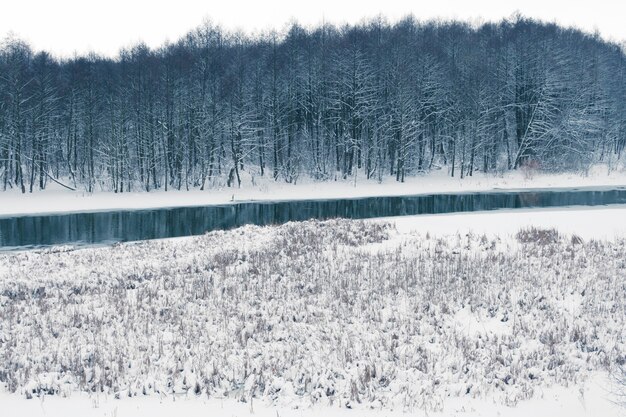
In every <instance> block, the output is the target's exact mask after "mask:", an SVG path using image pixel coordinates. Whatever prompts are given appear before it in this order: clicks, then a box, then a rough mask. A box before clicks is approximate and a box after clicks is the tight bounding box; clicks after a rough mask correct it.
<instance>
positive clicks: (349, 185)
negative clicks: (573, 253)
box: [0, 166, 626, 216]
mask: <svg viewBox="0 0 626 417" xmlns="http://www.w3.org/2000/svg"><path fill="white" fill-rule="evenodd" d="M583 186H609V187H610V186H626V171H623V170H621V171H613V172H611V173H610V174H608V173H607V168H606V167H604V166H597V167H595V168H594V169H592V170H590V171H589V173H587V174H586V175H582V174H576V173H565V174H545V173H544V174H540V173H534V174H529V173H524V172H520V171H515V172H507V173H504V174H502V175H494V174H488V175H485V174H481V173H476V174H475V175H474V176H472V177H466V178H464V179H459V178H451V177H449V176H448V175H447V173H445V172H443V171H435V172H433V173H430V174H428V175H424V176H417V177H410V178H407V180H406V182H405V183H399V182H396V181H395V180H394V179H393V178H390V177H388V178H386V179H384V181H383V182H382V183H378V182H377V181H375V180H366V179H365V178H363V177H361V178H357V181H356V182H355V181H354V178H348V179H346V180H341V181H328V182H316V181H312V180H306V179H303V180H302V181H300V182H298V183H297V184H296V185H294V184H286V183H283V182H275V181H273V180H271V179H269V178H259V177H256V178H254V179H252V178H251V177H246V178H245V180H244V182H243V184H242V187H241V188H227V187H220V186H219V185H217V187H216V188H212V189H208V190H204V191H200V190H198V189H191V190H189V191H186V190H181V191H178V190H170V191H167V192H165V191H162V190H157V191H151V192H131V193H119V194H115V193H111V192H105V191H98V192H94V193H86V192H84V191H70V190H67V189H64V188H62V187H60V186H58V185H55V184H50V186H49V187H50V188H49V189H46V190H44V191H35V192H33V193H32V194H31V193H26V194H22V193H20V192H18V191H17V190H15V189H14V190H9V191H6V192H0V216H12V215H23V214H43V213H67V212H82V211H96V210H123V209H146V208H159V207H182V206H199V205H212V204H226V203H229V202H233V201H250V200H256V201H265V200H302V199H312V198H319V199H326V198H351V197H369V196H388V195H411V194H428V193H436V192H465V191H485V190H497V189H527V188H559V187H583Z"/></svg>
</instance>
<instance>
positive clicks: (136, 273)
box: [0, 215, 626, 416]
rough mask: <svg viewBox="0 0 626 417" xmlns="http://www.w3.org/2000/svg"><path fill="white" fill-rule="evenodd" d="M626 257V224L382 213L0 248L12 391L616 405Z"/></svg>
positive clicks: (132, 402)
mask: <svg viewBox="0 0 626 417" xmlns="http://www.w3.org/2000/svg"><path fill="white" fill-rule="evenodd" d="M465 216H467V215H465ZM413 219H417V218H413ZM426 232H428V233H429V234H428V236H427V234H426ZM625 259H626V241H624V240H614V241H598V240H591V239H577V238H572V237H571V236H562V235H560V234H559V233H557V232H555V231H553V230H550V229H541V230H535V229H530V230H527V231H526V232H522V233H520V234H514V235H513V236H502V237H498V236H494V235H491V236H484V237H483V236H482V235H480V234H456V233H454V234H452V235H442V234H431V233H430V231H424V230H421V229H419V228H417V230H415V229H414V230H409V228H404V229H402V230H400V231H396V230H395V229H394V228H392V227H390V226H389V225H387V224H385V223H384V222H382V221H380V220H377V221H348V220H337V221H329V222H303V223H290V224H286V225H283V226H277V227H266V228H260V227H253V226H247V227H244V228H240V229H236V230H233V231H228V232H213V233H209V234H207V235H204V236H199V237H189V238H180V239H171V240H163V241H152V242H140V243H134V244H122V245H116V246H113V247H108V248H94V249H85V250H80V251H67V252H64V251H62V250H61V249H60V248H56V249H53V250H45V251H38V252H23V253H12V254H0V314H1V315H2V317H3V320H2V322H0V342H1V343H0V367H2V368H1V369H0V377H1V378H2V379H1V380H2V382H3V385H4V388H3V389H4V390H5V391H6V390H8V391H11V392H14V394H3V395H6V397H5V398H8V399H9V400H7V402H6V404H8V405H9V407H14V409H15V410H17V411H18V412H19V411H20V410H26V409H27V408H29V409H31V410H32V409H38V408H39V407H42V410H44V411H45V412H46V413H48V414H46V415H55V414H54V410H55V409H56V410H57V411H58V410H60V409H63V408H65V407H64V406H63V405H62V404H63V402H64V401H65V400H64V399H63V398H58V397H64V396H65V397H67V396H70V397H72V398H76V399H77V401H76V402H72V406H71V407H68V408H69V409H71V408H72V407H78V409H79V410H80V409H81V407H83V408H84V407H86V406H88V405H89V404H93V407H92V408H93V409H94V410H95V411H94V413H96V414H91V415H117V416H124V415H131V414H133V413H135V415H136V412H137V410H140V411H138V412H140V413H144V414H150V415H159V414H158V412H153V411H151V410H154V409H159V410H161V411H163V410H168V409H169V410H172V409H173V407H175V406H171V407H170V406H169V405H167V404H170V402H171V401H172V399H173V398H178V399H183V401H181V402H180V406H181V408H176V409H177V410H183V409H184V410H187V409H189V410H190V411H189V413H188V415H190V416H192V415H194V414H193V413H192V411H193V410H195V412H196V414H195V415H200V414H201V413H202V414H206V413H209V414H211V415H248V413H249V412H250V408H251V406H250V402H251V401H252V409H253V410H254V411H255V414H258V415H262V416H263V415H275V411H273V410H274V407H277V409H278V410H279V411H278V412H279V415H280V416H285V415H287V416H289V415H305V416H306V415H315V414H316V413H319V414H329V412H331V411H333V412H334V411H335V410H338V409H342V410H343V411H341V412H338V415H345V414H346V412H345V409H347V408H353V409H358V410H360V411H359V413H360V412H361V411H364V410H370V409H375V410H384V413H382V415H393V414H392V411H391V410H393V413H394V414H395V413H400V412H402V411H416V412H418V413H426V412H428V413H429V414H430V415H468V416H475V415H476V416H477V415H488V416H491V415H493V416H495V415H498V413H500V414H501V415H528V414H532V415H535V416H548V415H557V414H559V413H560V414H561V415H568V416H570V415H573V416H576V415H579V416H585V415H589V416H591V415H603V416H612V415H618V412H619V408H618V407H617V406H616V405H614V404H612V403H611V402H610V401H611V399H612V398H613V397H612V394H611V389H612V386H611V384H610V383H609V382H608V379H607V378H608V375H609V373H610V372H614V371H616V370H617V369H618V366H619V364H620V363H623V362H624V360H625V355H626V340H625V339H624V332H625V327H624V326H625V325H626V324H625V323H624V314H626V304H625V303H626V297H624V293H623V289H624V287H625V285H626V282H625V281H624V280H625V279H626V277H625V275H624V268H625V264H624V262H625ZM96 393H97V394H96ZM51 394H53V397H54V399H52V400H51V401H49V404H50V406H48V402H47V401H48V400H49V399H50V395H51ZM42 396H43V397H42ZM87 396H88V397H87ZM116 396H117V397H120V400H116V399H115V397H116ZM27 397H33V399H31V400H27V399H26V398H27ZM129 397H130V398H129ZM224 397H226V398H227V400H221V398H224ZM17 398H21V399H20V400H18V399H17ZM41 398H43V402H42V399H41ZM163 398H165V403H166V405H165V406H164V408H162V409H161V408H159V406H158V405H159V404H161V401H162V399H163ZM184 398H186V399H184ZM206 398H209V399H208V400H207V399H206ZM105 400H106V401H105ZM69 401H72V400H69ZM100 401H102V403H100ZM221 401H225V404H226V406H225V407H226V408H224V409H223V410H226V413H223V412H222V411H220V409H217V410H215V409H212V408H214V407H217V404H223V402H221ZM243 401H245V403H244V404H243V407H242V402H243ZM238 402H239V405H237V403H238ZM3 404H4V402H3ZM33 404H35V405H36V406H35V405H33ZM81 404H82V405H81ZM99 404H103V405H102V406H101V408H95V406H96V405H98V406H99ZM177 404H178V401H177ZM211 404H212V405H211ZM22 407H24V408H22ZM99 407H100V406H99ZM168 407H169V408H168ZM294 407H298V410H297V411H294ZM310 407H313V408H310ZM89 410H91V408H90V409H89ZM141 410H143V411H141ZM267 410H269V411H267ZM301 410H304V411H301ZM102 411H104V412H105V413H108V414H103V413H101V412H102ZM352 411H354V410H352ZM557 411H558V413H557ZM159 412H160V411H159ZM164 412H165V411H164ZM77 413H79V411H77ZM89 413H91V411H89V412H88V413H85V414H81V415H90V414H89ZM97 413H100V414H97ZM385 413H386V414H385ZM516 413H524V414H516ZM57 415H58V414H57ZM66 415H67V414H66ZM330 415H332V414H330ZM418 415H419V414H418Z"/></svg>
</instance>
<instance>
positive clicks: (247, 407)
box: [0, 373, 624, 417]
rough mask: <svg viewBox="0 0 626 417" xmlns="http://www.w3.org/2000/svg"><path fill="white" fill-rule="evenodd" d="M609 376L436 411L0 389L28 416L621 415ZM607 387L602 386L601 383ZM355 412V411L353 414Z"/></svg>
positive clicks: (4, 400)
mask: <svg viewBox="0 0 626 417" xmlns="http://www.w3.org/2000/svg"><path fill="white" fill-rule="evenodd" d="M612 384H613V382H612V380H611V379H610V378H608V377H607V375H605V374H602V373H596V374H593V375H592V376H591V377H590V378H589V379H588V380H587V382H586V383H585V384H583V385H582V386H581V387H580V389H569V388H564V387H551V388H546V389H543V390H542V391H541V393H540V394H539V395H537V398H533V399H531V400H528V401H524V402H522V403H520V404H518V405H517V406H516V407H508V406H503V405H498V404H494V403H493V402H491V401H489V399H480V400H476V399H469V400H467V399H463V400H458V399H448V400H446V404H445V407H444V411H441V412H425V411H423V410H410V414H409V413H408V412H407V411H404V410H385V409H382V410H380V409H377V410H366V409H365V410H364V409H360V410H358V411H355V410H350V409H346V408H340V407H329V406H314V407H309V408H305V409H293V408H289V407H276V406H273V405H271V404H268V403H267V402H263V401H256V400H255V401H253V402H252V404H250V403H241V402H238V401H235V400H232V399H228V398H211V399H206V398H198V397H195V396H180V397H174V396H164V397H160V398H150V397H147V398H146V397H134V398H122V399H119V400H117V399H114V398H113V397H111V396H105V395H88V394H81V393H75V394H73V395H72V396H70V397H69V398H61V397H58V396H47V397H41V398H36V399H32V400H24V399H23V397H21V396H18V395H14V394H7V393H0V404H2V410H3V412H4V413H6V414H5V415H8V416H18V415H19V416H28V417H135V416H150V417H171V416H173V415H183V416H185V417H205V416H211V417H214V416H215V417H222V416H223V417H249V416H250V417H251V416H255V417H320V416H324V417H354V416H356V415H358V416H363V417H406V416H408V415H410V416H415V417H427V416H430V417H451V416H455V417H503V416H506V417H528V416H532V417H556V416H567V417H596V416H602V417H621V416H623V415H624V409H623V408H621V407H620V405H619V404H618V403H616V402H615V397H616V396H615V395H614V394H613V393H612V392H611V389H612V388H611V387H612ZM607 387H608V389H607ZM357 413H358V414H357Z"/></svg>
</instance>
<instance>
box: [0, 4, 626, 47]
mask: <svg viewBox="0 0 626 417" xmlns="http://www.w3.org/2000/svg"><path fill="white" fill-rule="evenodd" d="M516 11H519V12H521V13H522V14H523V15H525V16H529V17H535V18H539V19H542V20H545V21H556V22H558V23H560V24H563V25H565V26H576V27H579V28H581V29H584V30H586V31H589V32H593V31H595V30H598V31H599V32H600V34H601V35H602V36H603V37H605V38H607V39H611V40H615V41H620V42H622V41H625V40H626V2H624V0H569V1H567V0H522V1H520V0H518V1H511V0H499V1H495V0H426V1H424V0H361V1H354V0H353V1H344V0H291V1H289V0H258V1H254V0H217V1H216V0H6V2H4V4H2V6H1V7H0V39H4V38H5V36H6V35H7V34H8V33H10V32H12V33H14V34H15V35H17V36H18V37H20V38H22V39H25V40H26V41H28V42H29V43H30V44H31V45H32V46H33V47H34V49H36V50H41V49H44V50H47V51H50V52H52V53H54V54H55V55H61V56H71V55H73V54H74V52H76V53H78V54H84V53H86V52H89V51H95V52H98V53H101V54H104V55H108V56H115V55H116V54H117V52H118V50H119V49H120V48H121V47H124V46H129V45H131V44H132V43H135V42H137V41H139V40H142V41H144V42H146V43H147V44H148V45H149V46H151V47H156V46H159V45H161V44H163V43H164V42H165V41H166V40H170V41H175V40H177V39H178V38H180V37H181V36H183V35H184V34H186V33H187V32H189V31H190V30H191V29H193V28H194V27H196V26H197V25H199V24H200V23H201V22H202V20H203V19H204V18H210V19H211V20H212V21H213V22H214V23H218V24H220V25H221V26H222V27H224V28H226V29H231V30H235V29H241V30H243V31H245V32H255V31H260V30H266V29H278V30H281V29H283V28H284V27H285V26H286V25H287V24H288V23H289V22H291V21H293V20H294V19H295V20H297V21H299V22H300V23H301V24H304V25H307V26H308V25H315V24H318V23H320V22H322V20H325V21H327V22H331V23H345V22H348V23H354V22H359V21H360V20H362V19H363V18H368V17H372V16H376V15H378V14H382V15H384V16H386V17H387V18H388V19H389V20H390V21H395V20H397V19H399V18H401V17H402V16H404V15H406V14H409V13H412V14H414V15H415V16H416V17H417V18H418V19H424V20H425V19H431V18H437V17H443V18H459V19H463V20H472V21H476V20H477V19H481V20H499V19H501V18H503V17H509V16H511V15H512V14H513V13H514V12H516Z"/></svg>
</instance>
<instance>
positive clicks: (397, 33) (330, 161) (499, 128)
mask: <svg viewBox="0 0 626 417" xmlns="http://www.w3.org/2000/svg"><path fill="white" fill-rule="evenodd" d="M625 145H626V58H625V55H624V52H623V50H622V49H621V48H620V46H618V45H616V44H611V43H607V42H605V41H603V40H601V39H600V38H599V37H598V36H595V35H589V34H585V33H582V32H580V31H577V30H573V29H564V28H561V27H559V26H557V25H554V24H544V23H538V22H535V21H532V20H529V19H525V18H521V17H517V18H514V19H511V20H505V21H502V22H500V23H497V24H492V23H490V24H485V25H482V26H480V27H478V28H476V27H472V26H470V25H469V24H465V23H459V22H428V23H422V22H417V21H415V20H414V19H412V18H407V19H405V20H403V21H401V22H399V23H397V24H394V25H391V24H388V23H386V22H385V21H384V20H382V19H377V20H372V21H370V22H367V23H364V24H361V25H357V26H345V27H341V28H339V27H334V26H329V25H324V26H321V27H317V28H315V29H311V30H307V29H304V28H302V27H300V26H298V25H293V26H292V27H291V28H290V29H289V30H288V31H287V32H286V33H284V34H276V33H269V34H266V35H263V36H257V37H247V36H244V35H242V34H239V33H228V32H224V31H222V30H221V29H220V28H219V27H217V26H214V25H212V24H210V23H205V24H203V25H202V26H201V27H199V28H198V29H196V30H195V31H193V32H191V33H189V34H188V35H187V36H186V37H184V38H183V39H181V40H180V41H178V42H177V43H174V44H168V45H165V46H163V47H161V48H159V49H157V50H151V49H149V48H147V47H146V46H145V45H137V46H134V47H132V48H129V49H126V50H122V51H121V52H120V54H119V56H118V57H117V58H116V59H108V58H103V57H100V56H97V55H93V54H92V55H89V56H80V57H75V58H72V59H62V60H61V59H55V58H53V57H52V56H51V55H50V54H48V53H46V52H38V53H34V52H33V51H32V50H31V49H30V47H29V46H28V45H27V44H25V43H24V42H22V41H19V40H16V39H8V40H6V41H5V42H4V43H3V44H2V46H1V47H0V187H2V188H3V189H5V190H6V189H8V188H18V189H21V190H22V192H26V191H33V190H36V189H44V188H45V187H46V185H47V184H49V183H50V182H51V181H57V182H59V183H62V184H64V185H66V186H68V187H71V188H80V189H85V190H87V191H94V190H99V189H107V190H114V191H116V192H125V191H132V190H137V189H143V190H151V189H166V190H167V189H168V188H176V189H181V188H187V189H188V188H191V187H200V188H202V189H204V188H209V187H211V186H213V185H215V184H216V182H218V181H221V182H223V181H224V180H225V179H228V184H229V186H237V185H238V184H239V183H240V181H241V177H242V170H243V171H247V172H253V173H254V175H257V176H268V177H270V178H273V179H275V180H276V181H287V182H296V181H297V180H298V178H299V177H301V176H310V177H312V178H316V179H320V180H325V179H328V180H330V179H337V178H341V177H343V178H347V177H354V178H355V180H356V176H357V175H358V176H359V178H361V177H367V178H376V179H382V178H383V177H385V176H388V175H392V176H394V177H395V178H396V179H397V180H398V181H403V180H404V178H405V176H407V175H412V174H416V173H419V172H427V171H429V170H431V169H439V168H444V169H447V170H448V172H449V174H450V175H451V176H461V177H463V176H469V175H472V173H473V172H476V171H484V172H490V171H496V170H498V171H501V170H511V169H517V168H520V167H523V166H532V167H539V168H542V169H549V170H566V169H585V167H588V166H589V165H590V164H592V163H594V162H598V161H609V162H610V163H615V161H618V160H619V159H620V157H621V156H622V154H623V153H624V147H625Z"/></svg>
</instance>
